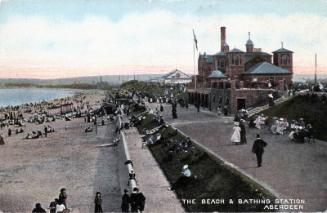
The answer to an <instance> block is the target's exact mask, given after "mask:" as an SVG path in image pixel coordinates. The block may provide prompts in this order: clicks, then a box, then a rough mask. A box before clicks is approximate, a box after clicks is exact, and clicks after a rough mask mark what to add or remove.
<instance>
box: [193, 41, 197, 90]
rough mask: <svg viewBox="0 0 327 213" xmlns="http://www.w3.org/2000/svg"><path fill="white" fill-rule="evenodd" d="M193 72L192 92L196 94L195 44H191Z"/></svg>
mask: <svg viewBox="0 0 327 213" xmlns="http://www.w3.org/2000/svg"><path fill="white" fill-rule="evenodd" d="M193 71H194V91H195V92H196V89H197V88H196V73H195V43H194V42H193Z"/></svg>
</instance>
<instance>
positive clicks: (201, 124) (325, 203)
mask: <svg viewBox="0 0 327 213" xmlns="http://www.w3.org/2000/svg"><path fill="white" fill-rule="evenodd" d="M148 106H149V107H150V108H152V109H153V110H155V108H156V107H158V104H157V103H149V104H148ZM158 109H159V107H158ZM164 109H165V110H164V112H163V113H162V115H163V117H164V120H165V121H167V122H168V123H171V124H172V125H173V126H174V127H176V128H177V129H179V130H180V131H181V132H183V133H185V134H186V135H189V136H190V137H191V139H192V140H195V141H197V142H198V143H201V144H203V145H204V146H206V147H207V148H209V149H210V150H212V151H213V152H214V153H216V154H217V155H218V156H220V157H221V158H222V159H223V160H225V161H227V162H228V163H231V164H233V165H234V166H235V167H236V168H237V169H238V170H240V171H241V172H243V173H246V174H247V175H249V176H252V177H253V178H254V179H256V180H258V181H259V182H261V183H263V185H266V186H268V187H269V188H270V189H272V190H273V191H275V192H277V194H278V195H279V198H282V199H291V198H294V199H297V198H298V199H304V200H305V204H304V210H305V211H324V210H326V209H327V164H326V162H327V143H326V142H321V141H317V142H316V143H312V144H307V143H306V144H297V143H292V142H290V141H289V139H288V137H287V135H273V134H271V133H269V131H268V129H267V128H266V129H261V130H258V129H248V128H247V129H246V130H247V141H248V143H247V144H245V145H232V144H231V142H230V136H231V135H232V127H233V118H232V117H224V116H221V117H218V116H217V115H216V114H215V113H213V112H209V111H203V110H201V112H200V113H198V112H197V111H196V109H195V108H194V107H193V106H190V107H189V109H185V108H180V107H179V106H178V108H177V114H178V119H174V120H173V119H172V115H171V105H164ZM201 109H202V108H201ZM256 134H260V135H261V137H262V138H263V139H264V140H265V141H266V142H267V143H268V146H267V147H266V149H265V153H264V155H263V166H262V167H260V168H257V167H256V166H257V165H256V157H255V155H254V154H253V153H252V152H251V149H252V144H253V141H254V139H255V136H256Z"/></svg>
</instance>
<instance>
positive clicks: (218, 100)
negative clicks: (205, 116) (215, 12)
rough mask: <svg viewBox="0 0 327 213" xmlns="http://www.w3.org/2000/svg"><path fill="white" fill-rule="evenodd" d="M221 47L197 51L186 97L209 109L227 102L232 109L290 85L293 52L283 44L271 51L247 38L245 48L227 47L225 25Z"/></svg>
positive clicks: (248, 104)
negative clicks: (196, 65)
mask: <svg viewBox="0 0 327 213" xmlns="http://www.w3.org/2000/svg"><path fill="white" fill-rule="evenodd" d="M220 31H221V39H220V46H221V48H220V51H219V52H217V53H216V54H213V55H208V54H206V53H204V54H200V55H199V58H198V70H199V74H198V75H197V76H196V78H193V80H192V83H191V84H190V85H189V89H188V93H189V101H190V102H191V103H194V104H195V103H198V104H200V105H201V106H203V107H208V108H209V109H211V110H215V109H217V107H221V108H223V107H224V106H227V107H228V109H229V110H230V111H231V112H235V111H236V110H238V109H241V108H249V107H252V106H255V105H257V104H259V103H262V102H264V101H265V100H266V99H267V96H268V94H270V93H272V92H279V93H282V92H285V91H286V90H287V89H289V88H290V87H291V85H292V75H293V52H292V51H290V50H287V49H285V48H284V47H283V44H282V47H281V48H280V49H278V50H276V51H274V52H272V54H270V53H267V52H263V51H262V50H261V48H255V47H254V43H253V41H252V40H251V38H250V33H249V37H248V40H247V41H246V44H245V48H246V51H245V52H244V51H242V50H240V49H237V48H233V49H232V50H230V48H229V45H228V44H227V42H226V28H225V27H221V28H220ZM195 81H196V88H195Z"/></svg>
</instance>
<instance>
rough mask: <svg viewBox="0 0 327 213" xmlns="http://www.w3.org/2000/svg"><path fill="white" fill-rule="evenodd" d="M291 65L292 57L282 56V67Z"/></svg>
mask: <svg viewBox="0 0 327 213" xmlns="http://www.w3.org/2000/svg"><path fill="white" fill-rule="evenodd" d="M289 63H290V57H289V56H288V55H282V65H288V64H289Z"/></svg>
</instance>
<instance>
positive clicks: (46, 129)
mask: <svg viewBox="0 0 327 213" xmlns="http://www.w3.org/2000/svg"><path fill="white" fill-rule="evenodd" d="M53 132H55V130H54V128H53V127H51V126H50V125H45V126H44V128H43V133H42V131H41V130H36V131H32V133H27V135H26V137H25V139H37V138H40V137H43V136H44V137H47V136H48V134H49V133H53Z"/></svg>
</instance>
